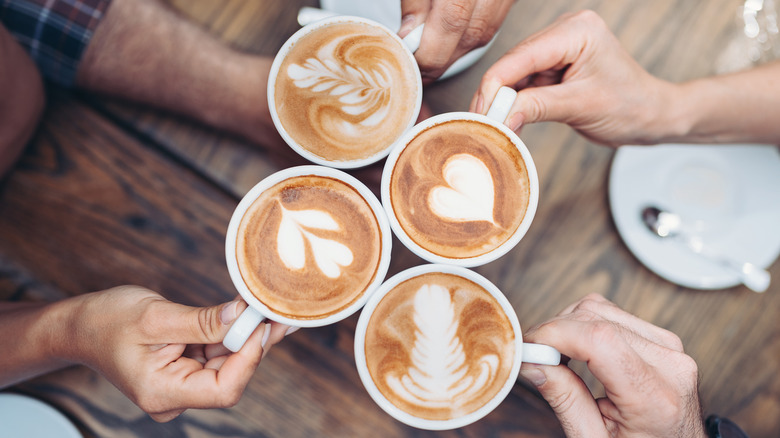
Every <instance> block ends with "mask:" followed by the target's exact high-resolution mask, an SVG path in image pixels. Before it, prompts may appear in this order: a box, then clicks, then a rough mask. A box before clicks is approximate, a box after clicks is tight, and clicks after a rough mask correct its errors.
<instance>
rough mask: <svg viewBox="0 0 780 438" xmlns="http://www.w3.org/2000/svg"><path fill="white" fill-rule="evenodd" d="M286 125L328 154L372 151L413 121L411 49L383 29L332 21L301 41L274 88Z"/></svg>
mask: <svg viewBox="0 0 780 438" xmlns="http://www.w3.org/2000/svg"><path fill="white" fill-rule="evenodd" d="M274 100H275V105H276V110H277V114H278V115H279V119H280V121H281V123H282V126H283V127H284V129H285V131H287V133H288V134H289V135H290V136H291V137H292V138H293V139H294V140H295V141H296V142H297V143H298V144H299V145H301V146H302V147H303V148H304V149H306V150H308V151H309V152H311V153H313V154H315V155H317V156H319V157H321V158H323V159H326V160H329V161H349V160H359V159H365V158H369V157H371V156H373V155H376V154H378V153H379V152H382V151H383V150H385V149H386V148H388V147H389V146H390V145H391V144H392V143H393V142H394V141H395V140H396V139H397V138H398V136H400V135H401V133H402V132H403V131H404V130H405V129H406V128H407V127H408V126H409V124H410V123H411V122H412V121H413V120H412V119H413V117H414V111H415V108H416V102H417V70H416V66H415V65H414V63H413V60H412V58H411V57H410V56H409V54H408V52H407V49H406V48H404V47H403V46H402V44H401V43H400V42H399V41H398V40H397V39H395V38H393V37H392V36H391V35H389V34H387V33H386V32H385V31H383V30H381V29H379V28H376V27H374V26H370V25H368V24H363V23H358V22H346V23H335V24H331V25H328V26H324V27H322V28H319V29H316V30H314V31H312V32H311V33H310V34H307V35H306V36H304V37H302V38H301V39H300V40H298V41H297V42H296V43H295V45H294V46H293V47H292V49H291V50H290V53H289V54H288V55H287V57H286V58H285V60H284V62H283V63H282V65H281V67H280V70H279V74H278V76H277V79H276V84H275V88H274Z"/></svg>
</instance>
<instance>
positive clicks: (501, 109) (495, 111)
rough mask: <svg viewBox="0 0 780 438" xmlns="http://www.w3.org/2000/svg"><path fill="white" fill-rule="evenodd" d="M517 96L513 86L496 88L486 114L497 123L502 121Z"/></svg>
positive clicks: (507, 114)
mask: <svg viewBox="0 0 780 438" xmlns="http://www.w3.org/2000/svg"><path fill="white" fill-rule="evenodd" d="M516 98H517V91H515V90H514V89H513V88H510V87H507V86H503V87H501V88H499V89H498V93H496V97H495V98H494V99H493V103H491V104H490V109H488V112H487V116H488V117H489V118H491V119H493V120H495V121H497V122H499V123H504V121H505V120H506V118H507V117H508V116H509V111H510V110H511V109H512V105H513V104H514V103H515V99H516Z"/></svg>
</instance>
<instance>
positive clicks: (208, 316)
mask: <svg viewBox="0 0 780 438" xmlns="http://www.w3.org/2000/svg"><path fill="white" fill-rule="evenodd" d="M245 308H246V303H244V302H243V301H242V300H235V301H230V302H228V303H223V304H219V305H216V306H211V307H190V306H185V305H182V304H177V303H173V302H170V301H162V302H159V305H158V306H157V308H156V309H155V311H154V312H151V314H152V315H153V316H151V318H153V320H152V321H148V322H149V323H152V324H153V326H154V327H156V328H157V330H158V337H159V338H160V341H161V343H168V344H217V343H220V342H222V339H224V338H225V335H226V334H227V332H228V330H229V329H230V325H231V324H232V323H233V322H234V321H235V320H236V318H237V317H238V315H240V314H241V312H242V311H243V310H244V309H245Z"/></svg>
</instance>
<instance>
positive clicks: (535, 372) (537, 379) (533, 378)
mask: <svg viewBox="0 0 780 438" xmlns="http://www.w3.org/2000/svg"><path fill="white" fill-rule="evenodd" d="M520 375H521V376H523V378H525V379H526V380H528V381H529V382H531V384H533V385H534V386H542V385H544V383H545V382H547V376H545V375H544V373H543V372H542V370H540V369H539V368H520Z"/></svg>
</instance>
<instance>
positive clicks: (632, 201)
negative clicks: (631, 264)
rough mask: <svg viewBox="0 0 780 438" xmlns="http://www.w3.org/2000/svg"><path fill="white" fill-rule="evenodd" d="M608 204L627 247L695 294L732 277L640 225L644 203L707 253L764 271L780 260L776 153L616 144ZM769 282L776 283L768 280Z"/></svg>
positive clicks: (779, 158) (779, 161) (779, 157)
mask: <svg viewBox="0 0 780 438" xmlns="http://www.w3.org/2000/svg"><path fill="white" fill-rule="evenodd" d="M609 202H610V207H611V209H612V216H613V218H614V220H615V225H616V226H617V230H618V233H620V236H621V237H622V238H623V240H624V241H625V243H626V246H628V249H629V250H631V252H632V253H633V254H634V255H635V256H636V257H637V259H639V261H641V262H642V263H643V264H644V265H645V266H647V267H648V268H649V269H650V270H651V271H653V272H655V273H656V274H658V275H660V276H661V277H663V278H665V279H667V280H669V281H671V282H673V283H676V284H679V285H682V286H686V287H690V288H695V289H721V288H728V287H732V286H736V285H738V284H740V281H739V277H738V276H737V275H736V274H735V273H733V272H730V271H729V270H727V269H726V268H723V267H722V266H720V265H718V264H717V263H714V262H711V261H708V260H706V259H704V258H703V257H702V256H700V255H697V254H695V253H692V252H691V251H690V250H689V249H687V248H686V247H685V246H684V245H682V244H681V243H680V242H679V241H676V240H669V239H666V240H664V239H661V238H659V237H657V236H655V235H654V234H653V233H652V232H651V231H650V230H648V229H647V228H646V227H645V225H644V224H643V223H642V219H641V215H640V212H641V211H642V208H644V207H645V206H648V205H655V206H657V207H659V208H661V209H664V210H668V211H672V212H675V213H678V214H679V215H680V216H681V217H682V219H683V222H684V223H686V224H687V228H688V231H689V232H691V233H695V234H696V235H698V236H700V237H701V239H702V242H703V243H704V245H705V246H706V247H707V248H708V251H711V252H713V253H717V254H722V255H729V256H730V257H731V258H732V259H733V260H735V261H747V262H751V263H753V264H755V265H757V266H760V267H763V268H767V267H769V265H771V264H772V263H773V262H774V261H775V259H777V257H778V255H780V153H778V148H777V147H776V146H761V145H717V146H715V145H712V146H710V145H659V146H623V147H621V148H619V149H618V151H617V153H616V154H615V157H614V159H613V161H612V169H611V171H610V179H609ZM775 281H780V279H776V280H775Z"/></svg>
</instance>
